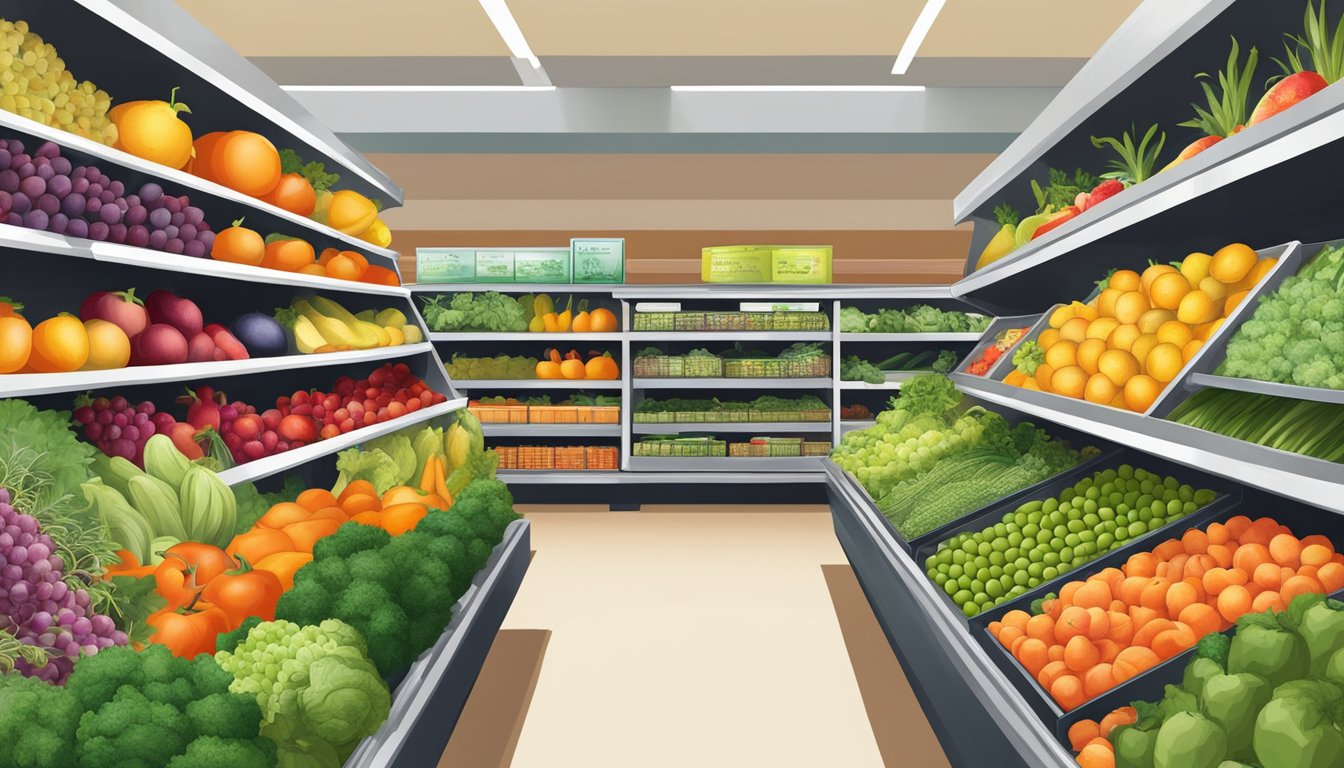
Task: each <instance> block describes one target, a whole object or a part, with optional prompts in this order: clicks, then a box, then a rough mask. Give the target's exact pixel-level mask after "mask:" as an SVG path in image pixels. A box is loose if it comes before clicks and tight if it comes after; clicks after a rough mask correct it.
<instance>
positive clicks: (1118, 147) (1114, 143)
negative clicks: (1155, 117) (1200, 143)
mask: <svg viewBox="0 0 1344 768" xmlns="http://www.w3.org/2000/svg"><path fill="white" fill-rule="evenodd" d="M1137 135H1138V131H1137V130H1135V131H1134V133H1133V135H1131V134H1130V132H1129V131H1125V132H1124V133H1122V134H1120V138H1118V139H1116V138H1114V137H1111V136H1103V137H1101V138H1097V137H1096V136H1093V137H1092V146H1094V147H1096V148H1097V149H1102V148H1103V147H1110V148H1111V149H1112V150H1114V151H1115V153H1116V154H1117V155H1118V157H1116V158H1113V159H1111V160H1110V161H1108V162H1107V163H1106V167H1107V168H1110V169H1111V170H1110V171H1108V172H1106V173H1103V174H1102V175H1101V177H1102V178H1103V179H1115V180H1116V181H1119V182H1120V183H1121V184H1124V185H1125V186H1127V187H1128V186H1132V185H1134V184H1141V183H1143V182H1145V181H1147V180H1148V179H1149V177H1151V176H1152V175H1153V169H1154V168H1155V167H1156V166H1157V158H1158V157H1159V156H1160V155H1161V154H1162V145H1164V144H1166V143H1167V134H1166V133H1165V132H1163V133H1162V134H1161V135H1159V134H1158V125H1157V123H1153V125H1152V126H1151V127H1149V128H1148V131H1147V132H1146V133H1144V134H1143V138H1142V139H1139V140H1138V141H1137V142H1136V141H1135V140H1134V136H1137ZM1155 136H1156V137H1157V143H1156V144H1153V143H1152V141H1153V137H1155Z"/></svg>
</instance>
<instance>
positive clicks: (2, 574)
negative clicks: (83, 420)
mask: <svg viewBox="0 0 1344 768" xmlns="http://www.w3.org/2000/svg"><path fill="white" fill-rule="evenodd" d="M93 423H97V422H93ZM0 564H3V565H0V631H3V632H5V633H7V634H10V635H13V636H14V637H15V638H17V639H18V641H19V642H20V643H23V644H24V645H31V646H33V647H36V648H41V649H43V650H44V651H46V652H47V654H48V657H47V662H46V664H44V665H42V666H34V665H33V664H32V663H30V662H29V661H28V660H27V659H25V658H23V657H22V656H20V657H19V658H18V659H17V660H16V662H15V668H16V669H18V671H19V672H20V673H22V674H24V675H27V676H28V677H36V678H38V679H39V680H45V681H47V682H49V683H55V684H57V685H62V684H64V683H65V679H66V678H67V677H69V675H70V671H71V670H72V669H74V666H75V660H76V659H78V658H79V657H80V656H92V655H93V654H95V653H97V652H98V651H101V650H102V649H104V648H109V647H111V646H113V645H125V644H126V634H125V633H124V632H121V631H119V630H118V629H117V628H116V625H115V624H113V622H112V619H110V618H108V617H107V616H103V615H101V614H97V613H94V612H92V611H91V610H89V593H88V592H85V591H84V590H82V589H71V588H70V587H69V585H67V584H66V583H65V582H64V581H63V580H62V571H63V570H64V568H65V563H64V562H63V561H62V560H61V556H60V555H58V554H56V545H55V543H54V542H52V540H51V537H50V536H48V535H47V534H45V533H43V532H42V530H41V528H40V526H39V525H38V522H37V518H35V517H33V516H32V515H25V514H23V513H21V512H19V511H18V510H16V509H14V507H13V505H11V504H10V496H9V491H8V490H7V489H4V488H0Z"/></svg>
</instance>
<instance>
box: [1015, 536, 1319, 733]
mask: <svg viewBox="0 0 1344 768" xmlns="http://www.w3.org/2000/svg"><path fill="white" fill-rule="evenodd" d="M1341 588H1344V555H1341V554H1338V553H1336V552H1335V547H1334V545H1333V544H1332V543H1331V541H1330V540H1329V539H1328V538H1326V537H1324V536H1307V537H1305V538H1302V539H1298V538H1297V537H1296V536H1294V535H1293V534H1292V532H1291V531H1289V530H1288V529H1287V528H1286V527H1284V526H1282V525H1280V524H1279V523H1278V522H1277V521H1275V520H1274V519H1272V518H1269V517H1262V518H1260V519H1258V520H1255V521H1252V520H1251V519H1250V518H1249V517H1246V516H1245V515H1237V516H1236V517H1233V518H1230V519H1229V520H1228V521H1227V522H1226V523H1213V524H1211V525H1210V526H1209V527H1208V528H1206V529H1204V530H1200V529H1198V528H1191V529H1189V530H1187V531H1186V532H1185V533H1184V534H1183V535H1182V536H1181V537H1180V538H1179V539H1168V540H1166V541H1164V542H1162V543H1161V544H1159V545H1158V546H1157V547H1155V548H1154V549H1153V550H1152V551H1151V552H1140V553H1137V554H1135V555H1132V556H1131V557H1130V558H1129V560H1128V561H1126V562H1125V564H1124V565H1123V566H1121V567H1120V568H1107V569H1105V570H1103V571H1101V572H1100V573H1097V574H1094V575H1092V576H1090V577H1088V579H1087V580H1086V581H1071V582H1069V583H1067V584H1065V585H1064V586H1063V587H1061V588H1060V590H1059V597H1058V598H1056V599H1053V600H1047V601H1045V602H1044V603H1043V604H1042V610H1043V613H1040V614H1038V615H1035V616H1033V615H1031V614H1029V613H1027V612H1026V611H1010V612H1008V613H1006V614H1004V616H1003V619H1002V620H1001V621H996V622H993V623H991V624H990V625H989V632H990V634H991V635H993V636H994V637H995V638H996V639H998V641H999V642H1000V643H1002V644H1003V645H1004V646H1005V647H1006V648H1008V649H1009V650H1010V651H1011V652H1012V654H1013V657H1014V658H1016V659H1017V661H1018V662H1019V663H1020V664H1022V666H1023V667H1025V668H1026V670H1027V671H1028V672H1030V673H1031V675H1032V677H1034V678H1036V681H1037V682H1038V683H1040V684H1041V687H1042V688H1044V689H1045V690H1046V691H1048V692H1049V693H1050V696H1051V697H1052V698H1054V700H1055V702H1056V703H1058V704H1059V706H1060V707H1061V708H1063V709H1064V710H1065V711H1067V710H1071V709H1073V708H1074V707H1077V706H1079V705H1080V704H1082V703H1083V702H1085V701H1087V700H1088V699H1091V698H1092V697H1094V696H1097V695H1099V694H1101V693H1102V692H1104V691H1106V690H1108V689H1110V688H1112V687H1114V686H1116V685H1118V684H1120V683H1123V682H1124V681H1126V680H1128V679H1130V678H1131V677H1134V676H1135V675H1138V674H1139V673H1141V672H1143V671H1145V670H1147V669H1150V668H1152V667H1154V666H1157V665H1158V664H1159V663H1161V662H1162V661H1165V660H1167V659H1169V658H1171V657H1173V656H1175V655H1177V654H1178V653H1180V652H1181V651H1183V650H1185V649H1186V648H1190V647H1191V646H1193V645H1194V644H1195V643H1196V642H1198V641H1199V639H1200V638H1201V637H1203V636H1205V635H1207V634H1209V633H1210V632H1218V631H1221V630H1224V629H1227V628H1228V627H1230V626H1232V623H1233V622H1235V621H1236V620H1237V619H1238V618H1240V617H1241V616H1242V615H1244V614H1246V613H1250V612H1255V613H1259V612H1262V611H1267V610H1270V609H1273V610H1276V611H1282V610H1284V606H1285V605H1287V604H1288V603H1289V602H1291V601H1292V599H1293V598H1294V597H1296V596H1298V595H1301V594H1306V593H1311V592H1314V593H1329V592H1334V591H1335V590H1338V589H1341Z"/></svg>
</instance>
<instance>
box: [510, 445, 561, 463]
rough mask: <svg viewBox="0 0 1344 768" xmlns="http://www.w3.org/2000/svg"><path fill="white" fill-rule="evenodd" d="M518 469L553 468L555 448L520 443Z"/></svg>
mask: <svg viewBox="0 0 1344 768" xmlns="http://www.w3.org/2000/svg"><path fill="white" fill-rule="evenodd" d="M518 468H519V469H555V449H554V448H552V447H551V446H538V445H522V446H519V447H518Z"/></svg>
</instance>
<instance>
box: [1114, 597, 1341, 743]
mask: <svg viewBox="0 0 1344 768" xmlns="http://www.w3.org/2000/svg"><path fill="white" fill-rule="evenodd" d="M1133 706H1134V709H1135V711H1136V712H1137V713H1138V718H1139V719H1138V721H1137V722H1136V723H1134V724H1132V725H1124V726H1120V727H1117V728H1116V729H1115V730H1113V731H1112V732H1111V735H1110V740H1111V744H1112V745H1113V746H1114V747H1115V758H1116V765H1117V766H1126V767H1127V768H1164V767H1166V766H1170V767H1171V768H1176V766H1181V768H1185V767H1186V766H1189V767H1190V768H1205V767H1206V766H1207V767H1208V768H1220V767H1221V768H1225V767H1226V766H1229V765H1231V766H1237V765H1251V764H1255V765H1259V766H1261V768H1328V767H1329V766H1339V765H1344V730H1341V726H1344V603H1340V602H1337V601H1335V600H1328V599H1326V598H1325V596H1323V595H1300V596H1298V597H1296V598H1294V599H1293V602H1292V603H1291V604H1290V605H1289V606H1288V610H1287V611H1285V612H1282V613H1275V612H1273V611H1267V612H1265V613H1256V614H1247V615H1245V616H1243V617H1241V619H1240V620H1238V621H1237V628H1236V634H1235V635H1234V636H1233V637H1232V639H1231V642H1230V643H1228V641H1227V637H1226V636H1225V635H1211V636H1209V637H1206V638H1204V639H1203V640H1201V641H1200V643H1199V644H1198V645H1197V646H1196V648H1195V654H1194V658H1193V659H1192V660H1191V661H1190V663H1189V664H1188V665H1187V666H1186V668H1185V673H1184V675H1183V676H1182V682H1181V685H1180V686H1179V687H1178V686H1175V685H1168V686H1167V687H1166V694H1165V695H1164V696H1163V698H1162V700H1161V701H1159V702H1143V701H1138V702H1135V703H1134V705H1133Z"/></svg>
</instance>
